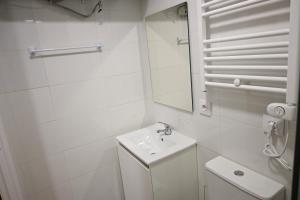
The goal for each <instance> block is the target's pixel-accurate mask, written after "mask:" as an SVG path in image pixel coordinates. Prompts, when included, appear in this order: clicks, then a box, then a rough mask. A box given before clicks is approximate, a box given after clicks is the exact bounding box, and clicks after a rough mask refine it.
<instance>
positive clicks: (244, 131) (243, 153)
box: [221, 118, 267, 165]
mask: <svg viewBox="0 0 300 200" xmlns="http://www.w3.org/2000/svg"><path fill="white" fill-rule="evenodd" d="M264 137H265V136H264V133H263V130H262V129H259V128H256V127H254V126H250V125H247V124H245V123H242V122H238V121H236V120H231V119H228V118H221V140H222V154H223V155H225V156H227V157H230V158H232V159H233V160H235V161H237V162H241V163H244V165H247V164H249V163H256V162H258V161H261V160H264V159H267V158H266V157H265V156H264V155H263V154H262V149H263V147H264V142H265V140H264Z"/></svg>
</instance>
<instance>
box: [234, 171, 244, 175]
mask: <svg viewBox="0 0 300 200" xmlns="http://www.w3.org/2000/svg"><path fill="white" fill-rule="evenodd" d="M233 173H234V175H236V176H244V174H245V173H244V172H243V171H241V170H235V171H234V172H233Z"/></svg>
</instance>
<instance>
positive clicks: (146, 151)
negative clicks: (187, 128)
mask: <svg viewBox="0 0 300 200" xmlns="http://www.w3.org/2000/svg"><path fill="white" fill-rule="evenodd" d="M159 129H164V125H163V124H160V123H157V124H154V125H152V126H149V127H146V128H143V129H139V130H136V131H133V132H129V133H126V134H124V135H121V136H118V137H117V140H118V142H119V143H120V144H121V145H122V146H124V147H125V148H126V149H127V150H129V151H130V152H131V153H132V154H134V155H135V156H136V157H137V158H138V159H139V160H141V161H142V162H144V163H145V164H147V165H150V164H153V163H155V162H157V161H159V160H161V159H163V158H166V157H168V156H170V155H173V154H175V153H177V152H179V151H182V150H184V149H186V148H188V147H191V146H193V145H195V144H196V140H194V139H192V138H190V137H187V136H184V135H182V134H180V133H179V132H177V131H175V130H173V131H172V134H171V135H161V134H159V133H157V130H159Z"/></svg>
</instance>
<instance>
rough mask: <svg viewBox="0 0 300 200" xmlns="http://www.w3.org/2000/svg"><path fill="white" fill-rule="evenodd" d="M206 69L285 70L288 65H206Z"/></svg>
mask: <svg viewBox="0 0 300 200" xmlns="http://www.w3.org/2000/svg"><path fill="white" fill-rule="evenodd" d="M204 69H206V70H278V71H285V70H287V69H288V66H281V65H277V66H276V65H274V66H273V65H270V66H269V65H206V66H204Z"/></svg>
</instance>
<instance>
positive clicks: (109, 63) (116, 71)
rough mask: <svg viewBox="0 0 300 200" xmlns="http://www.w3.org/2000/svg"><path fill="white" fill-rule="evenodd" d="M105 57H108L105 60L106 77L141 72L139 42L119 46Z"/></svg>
mask: <svg viewBox="0 0 300 200" xmlns="http://www.w3.org/2000/svg"><path fill="white" fill-rule="evenodd" d="M105 55H106V57H104V58H103V59H105V60H106V62H105V64H106V65H105V67H104V71H103V73H104V75H107V76H109V75H120V74H130V73H135V72H138V71H141V61H140V49H139V44H138V43H137V42H133V43H125V44H122V45H119V46H117V47H115V48H114V49H112V50H111V51H109V53H108V54H105ZM116 58H122V59H116ZM124 66H126V67H124Z"/></svg>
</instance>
